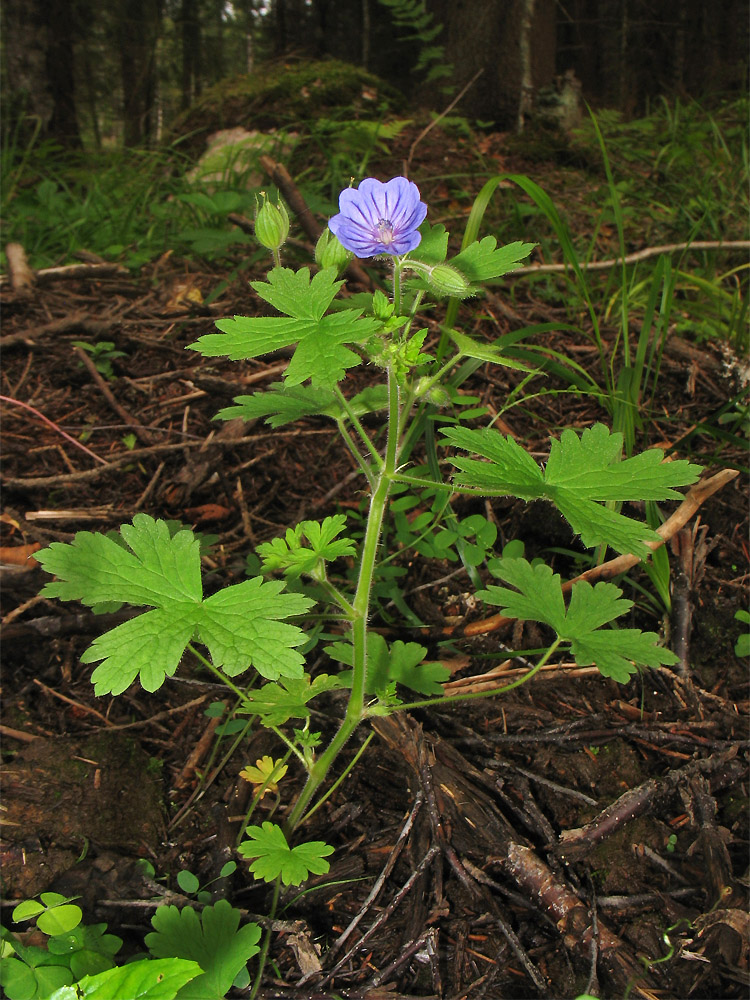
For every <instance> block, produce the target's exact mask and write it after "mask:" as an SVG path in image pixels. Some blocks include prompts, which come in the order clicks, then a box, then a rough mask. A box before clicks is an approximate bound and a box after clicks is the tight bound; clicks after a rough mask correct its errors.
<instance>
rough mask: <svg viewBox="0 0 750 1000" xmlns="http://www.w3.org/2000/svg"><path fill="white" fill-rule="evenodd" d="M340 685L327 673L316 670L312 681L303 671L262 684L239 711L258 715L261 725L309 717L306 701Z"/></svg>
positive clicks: (276, 724) (277, 724)
mask: <svg viewBox="0 0 750 1000" xmlns="http://www.w3.org/2000/svg"><path fill="white" fill-rule="evenodd" d="M344 686H345V685H344V684H342V682H341V680H340V679H339V678H338V677H329V675H328V674H318V676H317V677H316V678H315V680H314V681H311V680H310V677H309V676H308V675H307V674H304V675H303V676H302V677H299V678H296V677H295V678H284V680H282V681H280V682H279V683H278V684H277V683H276V682H271V683H270V684H264V685H263V687H262V688H261V689H260V690H259V691H257V692H254V694H253V697H252V699H251V700H249V701H246V702H245V703H244V704H243V706H242V708H241V709H240V711H242V712H248V713H250V714H252V715H259V716H260V717H261V719H262V721H263V724H264V725H265V726H283V725H284V723H285V722H287V721H288V720H289V719H307V718H309V716H310V709H309V708H308V707H307V704H308V702H310V701H312V699H313V698H316V697H317V696H318V695H319V694H323V692H324V691H335V690H337V689H338V688H341V687H344Z"/></svg>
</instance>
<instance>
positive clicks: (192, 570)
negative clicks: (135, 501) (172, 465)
mask: <svg viewBox="0 0 750 1000" xmlns="http://www.w3.org/2000/svg"><path fill="white" fill-rule="evenodd" d="M121 534H122V538H123V540H124V541H125V542H126V543H127V547H125V546H123V545H120V544H119V543H118V542H117V541H114V540H113V539H112V538H109V537H108V536H106V535H100V534H93V533H92V532H88V531H81V532H78V534H77V535H76V536H75V538H74V539H73V541H72V542H71V543H68V544H63V543H61V542H54V543H53V544H52V545H51V546H50V547H49V548H47V549H44V550H42V551H41V552H38V553H36V554H35V555H36V556H38V558H39V562H40V563H41V564H42V565H43V566H44V568H45V569H46V570H47V572H49V573H53V574H54V575H55V576H56V577H57V580H55V581H53V582H52V583H48V584H47V585H46V587H45V588H44V591H43V593H44V594H46V595H49V596H55V597H60V598H62V599H63V600H74V599H79V600H81V601H83V603H84V604H88V605H90V606H95V605H97V604H100V603H101V602H102V601H104V600H106V599H107V595H109V596H110V597H111V596H113V595H114V596H116V599H117V600H119V601H126V602H128V603H130V604H136V605H147V606H150V607H151V608H152V609H153V610H151V611H146V612H145V613H143V614H141V615H139V616H138V617H135V618H132V619H130V620H129V621H126V622H124V623H123V624H122V625H118V626H117V627H116V628H114V629H112V630H111V631H110V632H107V633H105V634H104V635H102V636H100V637H99V638H98V639H95V640H94V642H93V643H92V645H91V646H90V647H89V648H88V649H87V650H86V651H85V653H84V654H83V656H82V657H81V660H82V661H83V662H84V663H94V662H97V661H99V660H102V661H103V662H102V663H101V664H100V665H99V666H98V667H97V668H96V669H95V670H94V672H93V675H92V680H93V682H94V687H95V691H96V693H97V694H120V693H122V692H123V691H124V690H125V689H126V688H127V687H128V686H129V685H130V684H131V683H132V682H133V680H135V678H136V677H139V676H140V681H141V684H142V685H143V687H144V688H145V689H146V690H147V691H155V690H156V689H157V688H158V687H160V686H161V684H163V682H164V678H165V677H167V676H171V675H172V674H174V672H175V671H176V669H177V667H178V665H179V662H180V659H181V657H182V655H183V653H184V651H185V646H186V645H187V644H188V642H190V641H192V640H193V639H197V640H199V641H201V642H202V643H204V644H205V645H206V646H207V647H208V650H209V653H210V654H211V658H212V660H213V663H214V665H215V666H217V667H222V668H223V669H224V671H225V673H227V674H229V675H230V676H234V675H236V674H239V673H241V672H242V671H244V670H247V669H248V667H250V666H254V667H255V669H256V670H257V671H258V673H260V674H262V675H263V676H264V677H268V678H272V679H275V678H277V677H280V676H288V677H294V676H299V675H301V673H302V663H303V660H302V656H301V654H300V653H299V652H298V651H297V649H296V648H295V647H297V646H300V645H301V644H302V643H303V642H304V641H305V636H304V633H303V632H302V631H301V629H299V628H298V627H297V626H295V625H290V624H289V623H287V622H286V621H284V620H283V619H286V618H290V617H294V616H295V615H300V614H303V613H304V612H305V611H307V609H308V608H309V607H310V606H311V604H312V603H313V602H312V601H311V600H310V599H309V598H306V597H303V596H301V595H299V594H288V593H282V591H283V588H284V585H283V583H282V582H281V581H278V580H273V581H270V582H264V581H262V580H261V579H260V578H259V577H256V578H254V579H252V580H246V581H245V582H244V583H240V584H235V585H234V586H231V587H227V588H225V589H224V590H222V591H219V592H218V593H217V594H213V595H212V596H211V597H208V598H206V599H204V598H203V596H202V587H201V576H200V543H199V541H198V539H196V538H195V536H194V535H193V533H192V532H191V531H178V532H177V534H175V535H174V536H170V533H169V530H168V527H167V525H166V524H165V522H163V521H155V520H154V519H153V518H151V517H149V516H148V515H146V514H136V516H135V517H134V518H133V523H132V525H128V524H125V525H123V526H122V528H121Z"/></svg>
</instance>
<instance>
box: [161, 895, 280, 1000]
mask: <svg viewBox="0 0 750 1000" xmlns="http://www.w3.org/2000/svg"><path fill="white" fill-rule="evenodd" d="M241 918H242V914H241V913H240V911H239V910H237V909H235V908H234V907H233V906H231V904H230V903H229V902H228V901H227V900H225V899H220V900H219V901H218V902H217V903H216V904H215V905H214V906H206V907H205V908H204V909H203V912H202V913H201V915H200V916H198V914H197V913H196V912H195V910H194V909H193V908H192V906H185V907H183V909H182V910H178V909H177V907H176V906H160V907H158V909H157V910H156V913H155V914H154V915H153V917H152V918H151V923H152V925H153V927H154V931H153V932H151V933H149V934H147V935H146V938H145V941H146V945H147V946H148V948H149V950H150V952H151V954H152V955H154V956H155V957H156V958H159V959H163V958H182V959H190V960H192V961H194V962H197V963H198V964H199V965H200V967H201V969H202V970H203V975H200V976H198V977H197V978H195V979H193V980H192V982H190V983H188V984H187V985H185V986H183V987H182V989H181V990H180V992H179V993H178V994H177V998H178V1000H221V998H222V997H224V996H226V994H227V993H228V992H229V989H230V987H231V985H232V983H233V982H234V979H235V977H236V976H237V973H238V972H240V971H241V970H242V968H243V967H244V966H245V964H246V963H247V962H248V961H249V959H251V958H252V957H253V956H254V955H257V954H258V952H259V951H260V948H259V947H258V941H259V940H260V936H261V930H260V927H259V926H258V925H257V924H255V923H248V924H244V925H243V926H242V927H240V920H241Z"/></svg>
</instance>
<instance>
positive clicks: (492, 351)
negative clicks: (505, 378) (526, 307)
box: [448, 330, 537, 372]
mask: <svg viewBox="0 0 750 1000" xmlns="http://www.w3.org/2000/svg"><path fill="white" fill-rule="evenodd" d="M448 333H449V334H450V338H451V340H452V341H453V343H454V344H455V345H456V347H457V348H458V352H459V354H460V355H461V356H462V357H465V358H476V359H477V360H478V361H491V362H492V364H495V365H501V366H502V367H503V368H515V369H516V370H517V371H522V372H534V371H537V369H534V368H527V367H526V366H525V365H522V364H521V362H520V361H513V360H512V359H511V358H506V357H505V355H504V354H503V351H502V348H499V347H494V346H493V345H492V344H479V343H477V341H476V340H472V338H471V337H467V336H466V334H465V333H459V331H458V330H449V331H448Z"/></svg>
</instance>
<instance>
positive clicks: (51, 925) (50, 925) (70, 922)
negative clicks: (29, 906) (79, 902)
mask: <svg viewBox="0 0 750 1000" xmlns="http://www.w3.org/2000/svg"><path fill="white" fill-rule="evenodd" d="M82 918H83V913H82V912H81V908H80V906H76V905H75V904H74V903H66V904H64V905H63V906H55V907H53V908H52V909H49V910H45V911H44V913H40V914H39V916H38V917H37V919H36V925H37V927H38V928H39V930H40V931H41V932H42V933H43V934H49V935H50V937H52V936H53V935H55V934H67V932H68V931H72V930H73V928H74V927H77V926H78V925H79V924H80V922H81V920H82Z"/></svg>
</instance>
